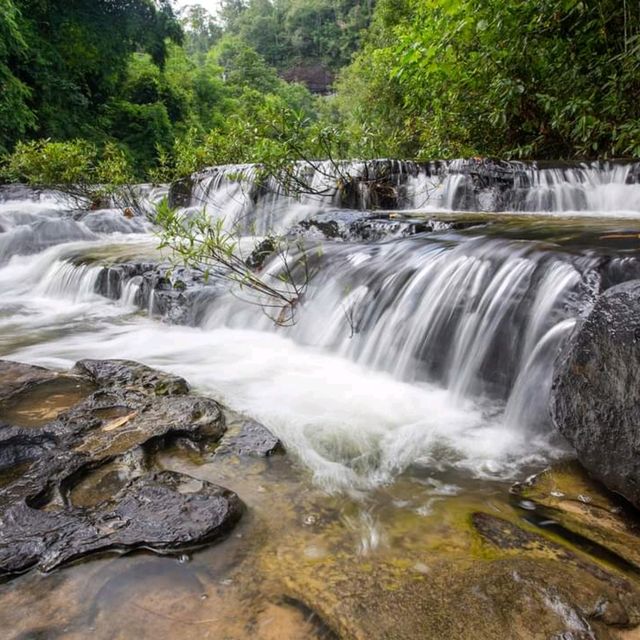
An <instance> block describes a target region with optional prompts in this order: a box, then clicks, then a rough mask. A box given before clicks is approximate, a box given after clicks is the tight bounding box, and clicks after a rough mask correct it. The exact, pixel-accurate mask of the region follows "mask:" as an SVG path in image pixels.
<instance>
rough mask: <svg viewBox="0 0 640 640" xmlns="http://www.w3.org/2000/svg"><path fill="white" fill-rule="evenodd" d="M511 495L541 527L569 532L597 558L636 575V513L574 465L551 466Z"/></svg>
mask: <svg viewBox="0 0 640 640" xmlns="http://www.w3.org/2000/svg"><path fill="white" fill-rule="evenodd" d="M513 493H514V494H515V495H517V496H518V497H519V498H521V499H523V500H527V501H529V502H530V503H531V504H532V505H533V506H534V507H535V510H536V512H537V514H538V516H539V517H540V519H541V521H542V522H545V523H546V524H545V527H549V528H551V530H552V531H558V532H559V533H562V532H563V531H568V532H569V533H570V534H571V535H572V536H574V537H575V539H576V540H583V541H584V542H585V544H586V546H588V547H590V548H592V549H594V550H595V553H596V554H598V553H599V554H600V555H601V556H603V557H607V558H608V559H609V560H610V561H616V560H617V562H618V563H619V564H622V565H624V564H628V565H630V566H631V567H633V568H634V569H635V571H640V522H638V518H637V513H635V510H634V509H633V507H631V506H630V505H629V504H628V503H626V502H625V501H624V500H622V499H621V498H619V496H617V495H615V494H612V493H609V492H608V491H607V490H606V489H605V487H604V486H602V485H601V484H600V483H599V482H597V481H595V480H593V479H592V478H590V477H589V476H588V475H587V473H586V472H585V470H584V469H583V468H582V467H581V466H580V465H579V464H578V463H577V462H567V463H563V464H558V465H554V466H553V467H552V468H549V469H547V470H545V471H543V472H542V473H539V474H537V475H535V476H532V477H531V478H529V479H528V480H526V482H522V483H519V484H517V485H515V486H514V487H513Z"/></svg>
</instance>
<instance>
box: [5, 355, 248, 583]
mask: <svg viewBox="0 0 640 640" xmlns="http://www.w3.org/2000/svg"><path fill="white" fill-rule="evenodd" d="M11 366H13V367H15V366H16V365H14V363H10V365H5V370H7V371H8V370H10V367H11ZM16 371H18V372H21V377H20V378H19V380H20V381H21V382H24V383H28V381H29V380H31V379H32V377H33V376H36V378H39V377H44V378H45V379H46V377H47V376H46V375H45V373H44V372H45V371H46V370H39V369H37V368H33V370H30V369H27V368H21V366H20V365H19V366H18V368H17V369H16ZM72 371H73V373H75V374H76V375H80V376H83V378H85V379H88V380H90V381H91V382H92V383H93V384H95V386H96V387H97V390H96V391H94V392H93V393H91V395H89V396H88V397H86V398H85V399H84V400H82V401H80V402H79V403H77V404H75V406H73V407H72V408H70V409H69V410H67V411H64V412H63V413H62V414H60V415H59V416H58V417H57V418H56V419H55V420H52V421H51V422H49V423H47V424H45V425H44V426H42V427H39V428H33V427H20V426H10V425H4V426H1V427H0V471H1V472H2V473H3V475H4V476H5V477H6V478H7V479H8V481H6V482H2V483H0V574H2V573H4V574H12V573H16V572H20V571H23V570H26V569H28V568H29V567H30V566H39V567H40V568H45V569H50V568H53V567H55V566H58V565H59V564H60V563H62V562H66V561H68V560H71V559H73V558H76V557H79V556H82V555H85V554H87V553H92V552H95V551H101V550H106V549H111V548H117V549H120V550H127V549H135V548H138V547H140V546H144V547H145V548H150V549H152V550H168V549H177V548H182V547H183V546H184V545H187V544H189V545H191V544H200V543H202V542H205V541H208V540H210V539H211V538H212V537H214V536H216V535H218V534H219V533H221V532H222V531H223V530H226V528H228V527H229V526H231V524H233V522H235V520H237V518H238V517H239V514H240V501H239V499H238V498H237V497H236V496H235V495H234V494H231V493H230V492H226V491H225V490H222V489H220V488H219V487H214V486H213V485H209V484H206V483H205V484H202V483H201V486H202V489H201V490H200V491H198V492H197V493H194V494H193V495H189V496H188V497H187V496H185V495H184V494H185V487H186V485H187V480H186V479H185V478H183V477H179V476H177V475H171V474H168V475H167V474H160V475H158V476H149V474H148V472H147V468H148V466H147V464H145V462H144V458H145V456H144V452H148V453H152V452H154V451H155V450H157V449H158V448H159V447H163V446H166V445H168V444H169V443H170V442H176V441H177V442H182V441H185V440H186V441H187V442H189V443H191V444H192V445H193V446H202V445H207V444H213V443H216V442H218V441H219V440H220V438H221V437H222V436H223V434H224V433H225V431H226V425H225V420H224V415H223V413H222V409H221V407H220V406H219V405H218V403H216V402H215V401H214V400H211V399H209V398H200V397H195V396H190V395H186V394H187V392H188V385H187V383H186V381H185V380H183V379H182V378H180V377H178V376H174V375H171V374H167V373H163V372H161V371H156V370H155V369H151V368H150V367H147V366H145V365H142V364H140V363H136V362H132V361H128V360H112V361H100V360H82V361H80V362H78V363H77V364H76V365H75V367H74V369H73V370H72ZM17 388H19V389H22V386H18V387H17ZM136 452H143V455H142V456H141V455H136ZM115 460H118V461H120V462H119V464H120V466H121V467H123V468H127V469H129V467H131V469H130V471H131V474H127V475H128V477H130V478H131V481H130V482H129V484H128V485H127V486H126V487H125V488H124V489H123V490H122V491H121V492H119V493H118V494H117V495H116V496H114V497H113V498H110V499H109V500H108V501H107V502H108V503H107V504H100V505H98V506H97V507H96V508H95V509H86V508H85V509H79V508H75V507H73V505H72V504H71V501H70V495H71V494H72V491H73V489H74V487H75V486H76V485H77V484H78V483H79V482H81V481H82V480H83V478H85V477H86V476H87V475H88V474H90V473H92V472H95V471H96V470H98V469H100V468H101V467H104V466H105V465H108V464H109V463H110V462H112V461H115ZM127 465H128V466H127ZM141 474H142V475H141ZM190 481H191V482H192V483H193V482H196V483H197V481H192V480H190ZM207 513H208V514H209V515H208V516H206V514H207ZM205 516H206V517H205Z"/></svg>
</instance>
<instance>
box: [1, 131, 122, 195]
mask: <svg viewBox="0 0 640 640" xmlns="http://www.w3.org/2000/svg"><path fill="white" fill-rule="evenodd" d="M0 177H3V178H5V179H7V180H10V181H16V182H24V183H26V184H30V185H33V186H36V187H56V188H60V189H62V190H63V191H66V192H67V193H69V194H71V195H76V196H80V197H87V198H89V199H91V200H92V201H94V202H97V201H98V200H100V199H102V198H104V197H106V196H108V195H111V194H115V193H117V192H118V191H119V190H121V189H122V188H123V187H125V186H126V185H129V184H131V182H132V181H133V177H134V176H133V173H132V170H131V166H130V164H129V161H128V158H127V156H126V154H125V153H124V151H123V150H122V149H121V148H120V147H118V146H117V145H115V144H113V143H108V144H106V145H105V146H104V148H102V149H98V148H97V147H96V146H95V145H93V144H92V143H90V142H87V141H86V140H68V141H66V142H52V141H50V140H34V141H31V142H18V144H17V145H16V148H15V149H14V151H13V153H12V154H10V155H9V156H7V157H6V158H5V160H4V162H3V163H2V165H0Z"/></svg>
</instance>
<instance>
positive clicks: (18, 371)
mask: <svg viewBox="0 0 640 640" xmlns="http://www.w3.org/2000/svg"><path fill="white" fill-rule="evenodd" d="M57 377H58V373H56V372H55V371H50V370H49V369H45V368H43V367H35V366H33V365H30V364H22V363H20V362H10V361H9V360H1V361H0V402H4V401H6V400H8V399H9V398H11V396H14V395H16V394H18V393H20V392H22V391H26V390H28V389H31V388H33V387H35V386H37V385H39V384H42V383H43V382H48V381H49V380H53V379H55V378H57Z"/></svg>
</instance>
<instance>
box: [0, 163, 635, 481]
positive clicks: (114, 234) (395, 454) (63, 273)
mask: <svg viewBox="0 0 640 640" xmlns="http://www.w3.org/2000/svg"><path fill="white" fill-rule="evenodd" d="M292 171H293V175H294V176H295V178H296V179H297V180H299V181H300V182H304V183H305V184H307V185H309V188H308V189H306V190H305V192H303V193H297V194H292V193H290V192H289V191H288V190H287V188H286V185H284V184H282V182H281V181H279V180H276V179H274V178H265V177H264V176H262V175H261V172H260V169H259V167H256V166H254V165H235V166H225V167H216V168H212V169H210V170H207V171H204V172H202V173H200V174H197V175H195V176H193V178H192V181H191V182H192V189H191V193H190V201H188V202H185V204H187V205H188V206H187V207H185V208H184V211H183V213H184V215H190V213H192V212H193V211H194V210H200V209H204V210H205V211H206V212H207V214H208V215H210V216H211V217H212V218H215V219H221V218H223V219H224V221H225V224H226V225H228V228H229V229H231V228H234V229H236V230H239V231H240V232H241V234H242V235H243V237H242V238H241V240H242V245H243V247H244V245H245V244H246V245H248V246H253V245H254V243H255V237H256V236H257V237H260V236H262V235H265V234H267V233H269V232H276V233H284V234H286V233H287V232H288V231H289V230H290V229H292V228H293V229H294V232H295V235H294V237H295V238H302V239H303V240H304V243H303V244H302V245H301V246H300V247H299V246H298V245H297V243H294V245H295V246H294V245H292V246H291V247H290V249H289V256H290V258H291V264H293V265H295V266H294V267H293V271H294V276H296V275H297V276H300V274H301V271H304V269H305V268H308V269H309V273H310V277H309V280H308V283H307V284H308V286H307V289H306V292H305V294H304V299H303V301H302V303H301V304H300V305H299V308H297V310H296V322H295V324H293V326H289V327H280V326H275V325H274V323H273V321H272V320H270V319H269V318H268V317H267V316H266V315H265V313H264V312H263V309H262V308H261V307H260V305H259V304H257V305H251V304H247V303H246V302H243V301H242V300H239V299H238V291H234V290H231V291H229V290H228V287H227V288H226V289H225V285H224V283H217V285H216V287H215V288H212V289H209V290H206V291H205V290H203V289H202V287H203V286H204V285H203V283H202V281H201V280H198V279H197V278H194V277H191V278H190V277H189V274H188V273H187V272H184V273H182V274H180V275H179V276H176V277H175V278H174V277H165V276H164V275H163V274H164V272H163V271H162V267H156V265H157V262H158V260H159V258H158V257H157V255H155V254H154V253H153V251H152V250H151V249H152V248H153V246H154V244H155V243H156V242H157V240H155V239H154V238H153V236H152V231H153V229H152V225H151V223H150V222H149V221H148V220H147V219H146V218H144V217H135V218H132V219H130V218H128V217H126V216H123V215H122V212H121V211H120V210H118V209H117V208H110V209H103V210H99V211H95V212H90V211H87V210H84V209H82V208H80V209H79V208H78V207H77V203H71V202H69V201H68V200H65V199H64V198H60V199H58V198H56V197H54V195H52V194H51V193H48V192H42V193H41V192H32V191H25V190H20V189H15V188H11V189H10V190H5V189H0V329H1V331H0V352H1V353H2V354H3V355H5V356H8V357H12V358H16V359H19V360H20V359H22V360H28V361H34V362H39V363H42V364H49V365H52V364H53V365H56V366H63V365H64V366H67V365H69V364H71V363H72V361H73V360H74V359H80V358H85V357H126V358H137V359H140V360H143V361H145V362H148V363H149V364H152V365H153V364H155V365H157V366H161V367H164V368H167V369H170V370H172V371H176V372H177V373H180V374H182V375H185V376H187V377H188V378H189V379H191V380H193V382H194V384H196V385H197V386H198V387H199V388H201V389H203V390H205V392H207V393H211V394H212V395H214V396H215V397H217V398H219V399H221V400H222V401H224V402H226V403H227V404H228V405H229V406H230V407H232V408H233V409H235V410H237V411H240V412H244V413H247V414H249V415H251V416H252V417H254V418H255V419H258V420H261V421H263V422H264V423H265V424H266V425H267V426H269V427H270V428H271V429H272V430H273V431H274V432H275V433H276V434H277V435H278V436H279V437H281V438H282V439H283V441H284V443H285V446H286V447H287V448H288V450H289V451H291V452H292V453H293V454H295V455H296V456H297V457H298V459H299V460H300V461H301V462H302V463H303V464H305V465H307V466H308V468H309V469H310V470H311V471H312V473H313V476H314V478H315V479H316V481H317V482H318V483H319V484H321V485H323V486H325V487H326V488H328V489H330V490H335V489H344V488H358V489H362V488H368V487H373V486H377V485H379V484H381V483H386V482H390V481H392V480H393V478H395V477H396V475H397V474H399V473H403V472H404V471H406V470H407V469H409V468H412V467H414V466H420V465H423V466H426V467H428V468H430V469H446V468H456V469H459V470H460V469H464V470H466V471H465V472H467V471H468V472H470V473H472V474H475V475H481V476H485V477H501V478H504V477H509V476H510V474H513V473H515V472H517V470H518V469H521V467H522V466H523V465H526V464H529V463H531V461H533V460H535V461H538V462H537V463H539V462H540V461H545V460H547V459H548V458H549V457H550V456H553V455H555V453H554V452H555V451H556V449H555V445H554V444H553V438H552V433H551V430H550V425H549V420H548V417H547V399H548V394H549V389H550V384H551V378H552V373H553V365H554V360H555V358H556V356H557V354H558V351H559V349H560V348H561V347H562V345H563V344H564V343H565V341H566V340H567V338H568V336H569V335H570V334H571V331H572V328H573V326H574V325H575V323H576V322H577V321H579V319H580V318H581V317H582V316H584V314H586V313H587V312H588V311H589V309H590V307H591V305H592V304H593V301H594V299H595V295H596V294H597V293H598V292H599V291H600V290H601V289H602V288H604V287H606V286H610V284H611V283H613V282H616V281H620V280H621V279H625V278H629V277H637V274H640V268H638V261H637V259H636V257H635V255H634V254H633V253H632V252H630V251H629V247H630V246H631V245H628V246H627V245H625V247H626V248H625V249H624V250H622V251H618V250H617V249H616V248H615V246H614V245H615V241H611V242H612V243H609V242H608V241H605V240H600V239H599V238H607V237H608V235H607V233H606V232H604V231H603V232H602V233H600V232H598V236H597V239H596V240H597V241H596V242H592V241H591V240H590V239H589V238H587V239H586V240H585V239H583V240H581V242H580V243H577V244H574V245H572V246H568V247H564V246H562V245H561V244H553V243H552V242H549V241H543V240H538V239H536V238H537V237H538V236H537V235H535V234H531V233H528V228H527V227H526V223H524V222H522V220H523V219H524V218H520V219H518V220H519V221H518V222H517V224H518V225H520V226H518V227H516V228H515V231H514V227H513V226H512V227H509V232H508V233H506V232H503V231H501V230H500V229H499V228H497V227H495V226H494V227H491V226H485V227H483V226H480V227H474V228H466V227H465V226H464V225H463V226H461V227H460V228H459V229H458V228H457V227H456V226H455V225H453V226H452V225H450V224H448V223H447V222H446V221H447V220H454V221H462V222H464V221H465V214H455V215H454V213H453V212H456V211H460V210H464V211H472V212H478V211H487V210H489V211H492V212H493V214H492V217H491V221H492V222H494V223H495V222H496V221H497V220H499V219H500V216H501V215H502V213H504V212H520V213H531V214H534V213H536V212H538V213H540V212H542V213H543V214H545V215H547V217H546V218H545V222H544V225H549V226H551V227H554V228H560V227H555V226H554V225H558V224H560V223H559V222H558V219H559V218H562V217H563V216H566V217H567V218H573V217H576V216H592V215H598V216H599V221H598V224H599V225H601V227H598V229H600V228H604V229H608V228H609V227H608V226H606V225H609V224H610V225H611V228H612V229H614V230H615V231H616V233H617V232H618V230H619V229H621V230H623V231H624V230H625V229H627V226H628V228H629V229H631V230H635V229H636V227H637V226H638V225H639V224H640V223H639V222H635V221H634V220H632V218H636V219H638V220H640V185H639V184H638V175H639V173H640V171H639V165H638V164H613V163H612V164H586V165H578V166H574V167H539V166H536V165H534V164H526V163H515V162H489V161H475V160H474V161H451V162H439V163H423V164H420V163H415V162H403V161H396V160H393V161H392V160H378V161H373V162H344V163H328V162H324V163H318V165H317V166H316V167H310V166H309V165H298V166H296V167H293V169H292ZM137 191H138V193H139V195H140V197H141V198H142V199H143V200H144V201H145V202H146V203H147V204H146V205H145V206H146V207H147V208H148V210H149V211H150V210H151V209H152V206H153V203H157V202H158V200H159V199H160V198H162V197H163V196H164V195H166V194H167V189H166V188H163V187H158V188H154V187H150V186H144V185H143V186H140V187H137ZM371 207H373V208H371ZM345 208H348V209H349V211H344V209H345ZM383 209H387V210H391V211H399V210H405V211H406V214H407V215H408V216H415V217H416V218H415V219H418V220H419V219H421V216H422V219H424V218H427V220H429V219H430V218H429V217H430V216H431V215H434V214H435V213H437V212H442V213H444V214H445V215H443V216H442V217H440V218H438V217H437V216H436V217H435V220H436V222H433V223H430V224H429V225H426V224H423V225H422V226H416V229H415V230H414V231H412V233H411V234H410V235H407V234H404V233H402V232H401V228H400V231H397V232H394V233H390V234H387V235H385V234H370V235H365V234H360V235H358V234H355V235H349V234H344V235H342V236H340V235H339V236H338V237H337V238H336V239H328V238H326V237H325V236H324V235H323V234H322V233H320V232H319V233H318V234H316V235H308V236H305V235H300V229H302V228H303V227H304V225H302V226H298V225H300V223H301V221H304V220H305V219H306V220H311V219H314V218H315V219H317V218H318V216H321V215H324V216H325V217H326V219H327V220H329V221H331V220H332V219H338V222H336V223H335V224H336V225H337V224H339V223H340V220H341V219H345V220H350V221H354V220H355V221H356V222H357V221H363V220H365V221H366V220H370V219H373V220H376V219H378V220H382V221H383V222H384V217H383V216H380V213H379V211H380V210H383ZM340 211H342V213H340ZM548 214H552V217H551V216H548ZM339 215H343V216H344V218H336V216H339ZM332 216H333V217H334V218H332ZM376 216H377V218H376ZM618 217H626V221H624V222H620V221H617V222H611V223H609V222H608V220H612V221H613V220H615V219H617V218H618ZM412 219H413V218H412ZM386 221H387V222H389V216H388V215H387V219H386ZM510 224H511V223H510ZM537 224H538V223H537ZM562 224H567V225H568V224H574V222H573V221H571V222H565V221H563V222H562ZM580 224H581V225H586V224H587V222H585V221H582V222H580ZM602 225H605V226H604V227H602ZM505 228H506V227H505ZM635 232H636V233H637V231H635ZM292 233H293V232H292ZM616 233H614V234H613V236H611V237H613V238H615V237H617V236H616ZM622 236H624V233H623V234H622ZM553 237H555V236H553ZM150 248H151V249H150ZM246 253H247V255H248V252H246ZM618 258H620V259H618ZM119 263H123V264H119ZM305 263H306V267H305V266H303V265H304V264H305ZM283 269H284V266H283V263H282V260H281V258H280V257H278V256H275V257H272V258H271V259H269V260H268V261H267V262H266V264H265V265H264V266H263V267H262V269H261V270H260V276H261V277H262V278H265V279H267V280H271V281H272V282H274V283H280V286H282V282H281V280H280V278H281V277H282V276H283V275H284V271H283ZM150 270H151V271H150ZM634 274H636V275H634ZM178 281H179V286H178V287H176V286H174V283H175V282H178ZM218 285H220V286H218ZM198 287H200V289H198ZM100 294H101V295H100ZM191 294H194V295H191ZM200 294H202V295H200ZM242 297H244V296H242ZM189 304H193V305H197V310H196V309H195V307H192V308H190V309H188V310H187V311H189V312H187V313H182V314H181V313H178V311H179V308H180V305H189ZM136 309H141V310H142V311H144V312H146V313H136ZM194 310H195V311H197V312H193V311H194ZM171 322H182V323H186V322H191V323H192V324H194V325H197V326H172V324H171Z"/></svg>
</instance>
